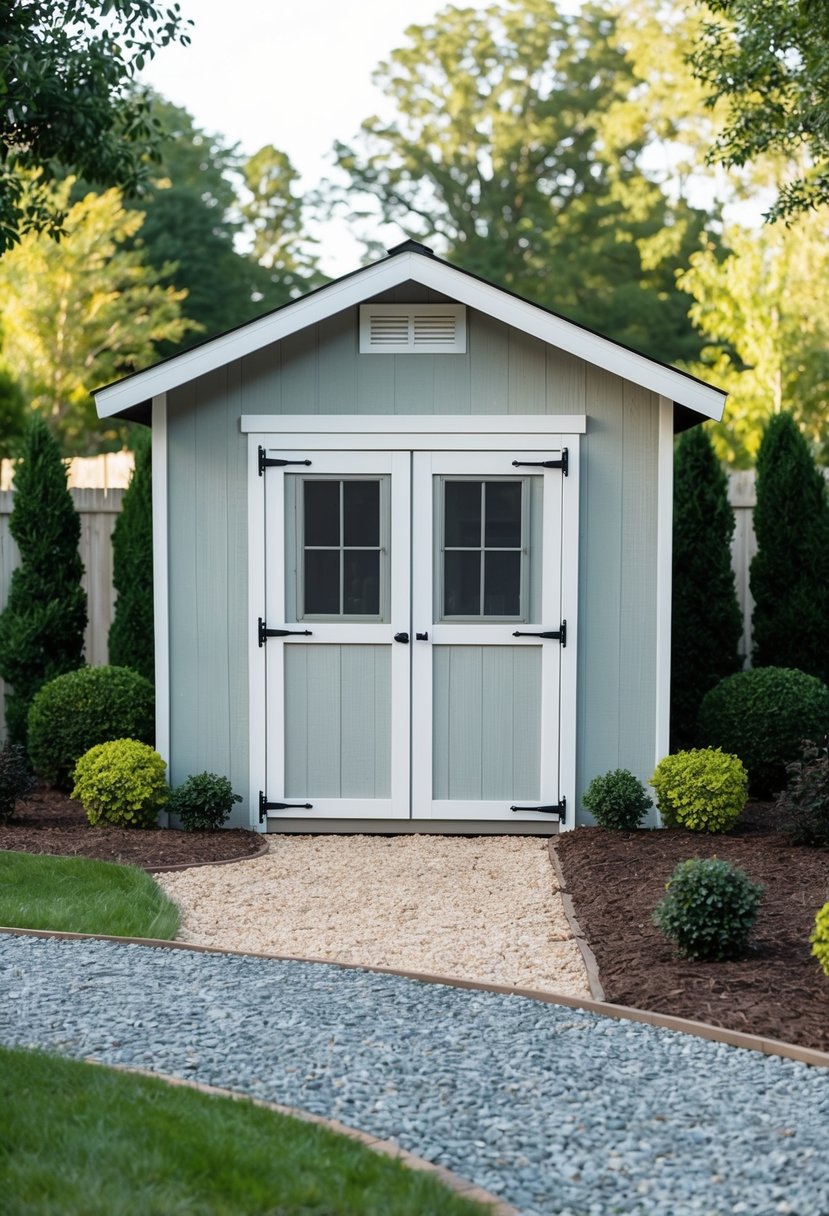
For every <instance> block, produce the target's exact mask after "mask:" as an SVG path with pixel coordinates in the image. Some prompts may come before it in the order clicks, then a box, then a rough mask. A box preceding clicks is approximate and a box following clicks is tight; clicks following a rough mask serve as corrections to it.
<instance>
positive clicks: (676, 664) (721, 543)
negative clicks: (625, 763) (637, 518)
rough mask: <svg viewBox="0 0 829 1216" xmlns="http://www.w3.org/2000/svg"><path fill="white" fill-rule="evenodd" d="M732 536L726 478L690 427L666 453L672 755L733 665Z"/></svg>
mask: <svg viewBox="0 0 829 1216" xmlns="http://www.w3.org/2000/svg"><path fill="white" fill-rule="evenodd" d="M733 534H734V512H733V511H732V509H731V505H730V504H729V501H728V482H727V478H726V475H725V473H724V471H723V468H722V466H721V465H720V463H719V461H718V460H717V457H716V455H715V454H714V449H713V447H712V446H711V441H710V439H709V438H708V433H707V432H706V431H705V430H703V428H702V427H699V426H697V427H692V428H691V430H689V431H685V433H684V434H683V435H681V436H680V438H679V440H678V442H677V445H676V451H675V453H674V527H673V606H672V617H671V622H672V623H671V750H672V751H678V750H679V749H680V748H683V747H691V746H693V744H694V743H696V733H695V732H696V725H697V714H698V713H699V707H700V705H701V703H702V698H703V697H704V696H705V694H706V693H707V692H708V690H709V688H713V687H714V685H715V684H718V683H719V682H720V680H722V679H724V678H725V676H729V675H731V674H732V673H733V672H735V671H739V670H740V667H741V657H740V655H739V653H738V649H737V648H738V645H739V641H740V634H741V633H742V619H741V616H740V607H739V604H738V602H737V593H736V590H735V586H734V570H733V568H732V565H731V538H732V536H733Z"/></svg>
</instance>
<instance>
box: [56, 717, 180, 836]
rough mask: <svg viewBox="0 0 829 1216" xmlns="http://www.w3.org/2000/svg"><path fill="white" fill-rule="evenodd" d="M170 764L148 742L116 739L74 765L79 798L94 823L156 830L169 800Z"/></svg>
mask: <svg viewBox="0 0 829 1216" xmlns="http://www.w3.org/2000/svg"><path fill="white" fill-rule="evenodd" d="M166 769H167V765H166V763H165V762H164V760H162V758H161V756H159V754H158V752H157V751H155V750H154V749H153V748H152V747H150V746H149V744H147V743H139V742H138V740H137V739H114V740H113V741H112V742H110V743H98V744H96V746H95V747H90V749H89V751H88V752H84V754H83V755H82V756H81V758H80V760H79V761H78V763H77V764H76V765H75V788H74V789H73V790H72V797H73V798H77V799H78V800H79V802H80V803H81V806H82V807H83V809H84V810H85V811H86V817H87V819H88V820H89V822H90V823H91V824H96V823H100V822H101V821H102V820H103V821H105V822H106V823H113V824H116V825H117V826H118V827H129V828H149V827H153V826H154V824H155V822H156V819H157V816H158V812H159V810H160V809H161V807H162V806H164V804H165V802H166V801H167V798H168V797H169V792H170V791H169V789H168V786H167V783H166V781H165V779H164V774H165V771H166Z"/></svg>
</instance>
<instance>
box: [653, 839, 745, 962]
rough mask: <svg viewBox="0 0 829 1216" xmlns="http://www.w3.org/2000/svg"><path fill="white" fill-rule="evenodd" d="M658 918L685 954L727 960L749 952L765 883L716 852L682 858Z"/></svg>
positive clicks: (655, 915)
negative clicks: (708, 854)
mask: <svg viewBox="0 0 829 1216" xmlns="http://www.w3.org/2000/svg"><path fill="white" fill-rule="evenodd" d="M665 891H666V894H665V896H664V898H663V899H661V900H660V902H659V903H658V904H657V905H656V907H655V908H654V910H653V922H654V924H655V925H656V926H657V928H658V929H659V930H660V932H662V933H663V934H664V935H665V937H667V938H668V939H669V940H670V941H672V942H674V944H675V945H676V947H677V949H678V950H679V953H680V954H681V955H682V956H683V958H691V959H695V960H697V961H704V960H715V961H721V960H723V959H729V958H739V957H740V955H742V954H744V953H745V950H746V946H747V944H748V939H749V936H750V934H751V930H752V929H753V928H754V922H755V921H756V919H757V910H758V908H759V905H760V896H761V895H762V893H763V887H762V886H761V885H760V884H759V883H753V882H752V881H751V879H750V878H749V877H748V876H747V875H746V874H745V873H744V871H743V870H739V869H737V868H736V867H735V866H731V865H729V863H728V862H727V861H720V860H718V859H717V858H716V857H711V858H704V859H703V858H699V857H695V858H692V859H691V860H690V861H681V862H680V863H679V865H678V866H677V867H676V868H675V870H674V871H673V873H672V874H671V877H670V878H669V879H668V881H667V883H666V884H665Z"/></svg>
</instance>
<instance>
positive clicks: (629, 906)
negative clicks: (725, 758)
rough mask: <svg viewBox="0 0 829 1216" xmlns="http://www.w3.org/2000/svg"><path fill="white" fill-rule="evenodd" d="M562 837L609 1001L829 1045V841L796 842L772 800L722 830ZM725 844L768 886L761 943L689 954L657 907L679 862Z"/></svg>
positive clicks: (758, 930)
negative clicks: (820, 934) (825, 955)
mask: <svg viewBox="0 0 829 1216" xmlns="http://www.w3.org/2000/svg"><path fill="white" fill-rule="evenodd" d="M556 847H557V850H558V855H559V858H560V861H561V866H562V870H563V872H564V876H565V880H566V883H567V890H568V891H569V892H570V894H571V895H572V897H573V902H574V905H575V910H576V916H577V918H578V920H579V923H580V925H581V928H582V931H583V933H584V934H585V936H586V937H587V940H588V941H589V943H590V946H591V948H592V950H593V952H594V954H595V955H596V959H597V961H598V964H599V977H600V979H601V983H602V986H603V988H604V991H605V996H606V999H607V1000H608V1001H613V1002H615V1003H618V1004H621V1005H633V1006H636V1007H637V1008H639V1009H651V1010H654V1011H657V1012H661V1013H669V1014H674V1015H676V1016H679V1017H687V1018H693V1019H695V1020H697V1021H703V1022H711V1023H713V1024H714V1025H715V1026H725V1027H728V1028H729V1029H731V1030H741V1031H744V1032H747V1033H749V1034H757V1035H763V1036H766V1037H771V1038H775V1039H783V1040H785V1041H786V1042H789V1043H798V1044H801V1045H802V1046H804V1047H811V1048H816V1049H818V1050H820V1051H829V979H827V977H826V976H825V975H824V974H823V971H822V970H821V968H820V967H819V965H818V963H817V960H816V959H815V958H814V957H813V956H812V954H811V952H810V951H811V947H810V945H809V935H810V933H811V932H812V930H813V929H814V925H815V913H816V912H817V910H818V908H820V907H821V906H822V905H823V904H824V903H826V902H827V901H829V851H827V850H825V849H809V848H803V847H796V846H794V845H791V844H789V843H788V842H787V840H786V839H785V837H783V836H781V835H780V834H779V833H778V832H777V831H776V830H775V821H774V815H773V811H772V808H771V806H770V805H769V804H766V803H753V804H749V806H748V807H747V808H746V811H745V813H744V816H743V819H742V820H741V822H740V824H739V825H738V826H737V827H736V828H735V829H734V830H733V831H732V832H729V833H727V834H725V835H721V836H703V835H701V834H699V833H691V832H685V831H683V830H681V829H663V830H661V831H638V832H610V831H605V830H604V829H602V828H580V829H578V830H576V831H575V832H569V833H567V834H566V835H563V836H561V837H559V839H558V841H557V845H556ZM714 856H716V857H720V858H723V859H724V860H726V861H729V862H731V863H732V865H736V866H739V867H740V868H741V869H742V870H745V872H746V873H747V874H748V875H749V877H750V878H751V879H753V880H754V881H755V882H762V883H763V884H764V886H765V892H764V895H763V899H762V902H761V905H760V913H759V916H758V918H757V924H756V926H755V930H754V934H753V937H752V946H751V951H750V954H749V956H748V957H747V958H745V959H741V960H739V961H734V962H726V963H694V962H687V961H684V960H682V959H680V958H678V957H677V955H676V953H675V951H674V949H673V947H672V946H671V944H670V943H669V942H667V941H666V940H665V939H664V938H663V937H662V936H661V934H660V933H659V931H658V930H657V929H656V927H655V926H654V925H653V924H652V922H651V912H652V911H653V908H654V907H655V905H656V904H657V903H658V902H659V900H660V899H661V898H662V896H663V894H664V890H665V882H666V881H667V879H668V878H669V877H670V874H671V871H672V870H673V868H674V866H675V865H676V864H677V863H678V862H680V861H685V860H686V859H687V858H689V857H714Z"/></svg>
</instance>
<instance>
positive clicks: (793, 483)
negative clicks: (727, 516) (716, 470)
mask: <svg viewBox="0 0 829 1216" xmlns="http://www.w3.org/2000/svg"><path fill="white" fill-rule="evenodd" d="M754 533H755V536H756V538H757V554H756V556H755V557H754V559H753V560H752V563H751V569H750V572H749V582H750V585H751V594H752V596H753V597H754V615H753V617H752V625H753V631H754V665H755V667H796V668H798V669H799V670H800V671H805V672H807V673H808V674H809V675H813V676H817V677H818V678H819V679H821V680H823V681H824V683H829V646H827V638H829V502H828V501H827V491H826V482H825V479H824V478H823V476H822V474H821V472H820V470H819V469H818V468H817V467H816V465H815V463H814V460H813V459H812V455H811V453H810V451H809V446H808V444H807V443H806V440H805V439H804V437H803V435H802V434H801V432H800V430H799V429H798V426H797V423H796V422H795V420H794V418H793V417H792V415H791V414H789V413H781V414H777V415H776V416H775V417H774V418H772V419H771V421H770V422H769V424H768V426H767V427H766V431H765V434H764V435H763V442H762V444H761V445H760V452H759V455H758V457H757V505H756V506H755V508H754Z"/></svg>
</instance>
